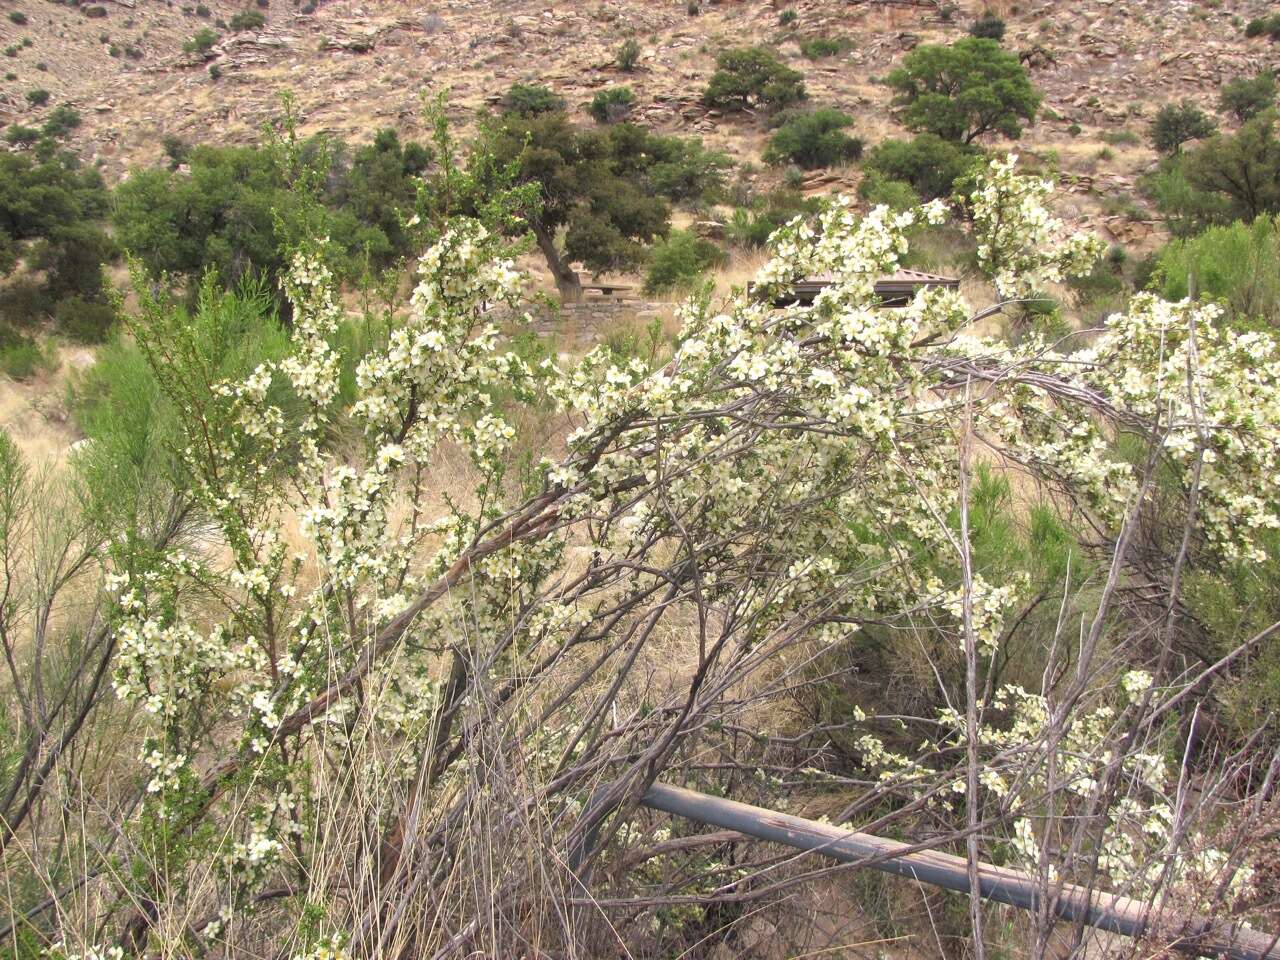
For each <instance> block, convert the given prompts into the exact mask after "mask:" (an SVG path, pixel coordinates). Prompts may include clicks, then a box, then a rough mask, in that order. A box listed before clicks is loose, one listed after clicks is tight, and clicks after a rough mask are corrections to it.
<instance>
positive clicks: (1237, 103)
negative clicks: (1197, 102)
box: [1218, 70, 1276, 123]
mask: <svg viewBox="0 0 1280 960" xmlns="http://www.w3.org/2000/svg"><path fill="white" fill-rule="evenodd" d="M1275 102H1276V78H1275V74H1273V73H1271V72H1270V71H1267V70H1264V71H1263V72H1261V73H1259V74H1257V75H1255V76H1253V77H1236V78H1235V79H1234V80H1232V81H1231V82H1230V83H1228V84H1227V85H1226V86H1224V87H1223V88H1222V92H1221V93H1220V94H1219V96H1218V103H1219V105H1220V106H1221V107H1222V109H1223V110H1224V111H1226V112H1227V113H1229V114H1231V115H1232V116H1233V117H1235V118H1236V119H1237V120H1239V121H1240V122H1242V123H1243V122H1244V121H1245V120H1250V119H1252V118H1253V117H1256V116H1257V115H1258V114H1259V113H1261V112H1262V111H1263V110H1266V109H1267V108H1268V107H1273V106H1275Z"/></svg>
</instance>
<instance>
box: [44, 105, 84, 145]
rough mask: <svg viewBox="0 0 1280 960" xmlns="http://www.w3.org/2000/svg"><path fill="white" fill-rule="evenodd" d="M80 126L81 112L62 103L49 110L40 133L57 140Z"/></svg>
mask: <svg viewBox="0 0 1280 960" xmlns="http://www.w3.org/2000/svg"><path fill="white" fill-rule="evenodd" d="M78 126H80V114H79V113H78V112H77V111H76V110H73V109H72V108H71V107H68V106H67V105H66V104H62V105H61V106H57V107H54V108H53V109H52V110H51V111H49V116H47V117H46V118H45V121H44V126H42V127H41V128H40V134H41V136H45V137H49V138H50V139H53V140H57V139H60V138H62V137H65V136H66V135H67V134H69V133H70V132H71V131H72V130H74V129H75V128H76V127H78Z"/></svg>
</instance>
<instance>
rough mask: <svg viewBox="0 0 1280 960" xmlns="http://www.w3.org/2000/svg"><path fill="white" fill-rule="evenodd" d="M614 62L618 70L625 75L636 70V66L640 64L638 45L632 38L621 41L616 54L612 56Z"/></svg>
mask: <svg viewBox="0 0 1280 960" xmlns="http://www.w3.org/2000/svg"><path fill="white" fill-rule="evenodd" d="M614 62H615V63H617V65H618V69H619V70H622V71H624V72H625V73H630V72H631V71H632V70H634V69H635V68H636V64H637V63H639V62H640V44H639V42H637V41H636V39H635V38H634V37H631V38H628V39H626V40H623V41H622V44H621V45H620V46H619V47H618V52H617V54H616V55H615V56H614Z"/></svg>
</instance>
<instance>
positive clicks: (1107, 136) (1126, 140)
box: [1102, 130, 1142, 147]
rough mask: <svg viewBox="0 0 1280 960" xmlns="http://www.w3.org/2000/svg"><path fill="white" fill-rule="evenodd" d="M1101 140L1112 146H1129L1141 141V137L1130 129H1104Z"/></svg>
mask: <svg viewBox="0 0 1280 960" xmlns="http://www.w3.org/2000/svg"><path fill="white" fill-rule="evenodd" d="M1102 142H1103V143H1109V144H1111V145H1112V146H1117V147H1119V146H1125V147H1131V146H1134V145H1135V144H1138V143H1141V142H1142V138H1141V137H1140V136H1138V135H1137V134H1136V133H1134V132H1133V131H1132V130H1104V131H1103V133H1102Z"/></svg>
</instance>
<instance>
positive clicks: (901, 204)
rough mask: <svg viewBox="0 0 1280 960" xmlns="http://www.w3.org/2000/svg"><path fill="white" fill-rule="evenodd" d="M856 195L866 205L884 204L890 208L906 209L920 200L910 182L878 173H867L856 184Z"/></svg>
mask: <svg viewBox="0 0 1280 960" xmlns="http://www.w3.org/2000/svg"><path fill="white" fill-rule="evenodd" d="M858 196H859V197H861V198H862V199H863V200H864V201H865V202H866V204H867V205H868V206H871V207H875V206H879V205H880V204H884V205H885V206H887V207H888V208H889V209H890V210H907V209H909V208H911V207H914V206H916V204H918V203H919V202H920V197H919V195H918V194H917V193H916V192H915V190H913V189H912V187H911V184H909V183H906V182H905V181H902V180H890V179H888V178H887V177H884V176H881V175H880V174H878V173H869V174H867V176H865V177H863V178H862V182H861V183H860V184H858Z"/></svg>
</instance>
